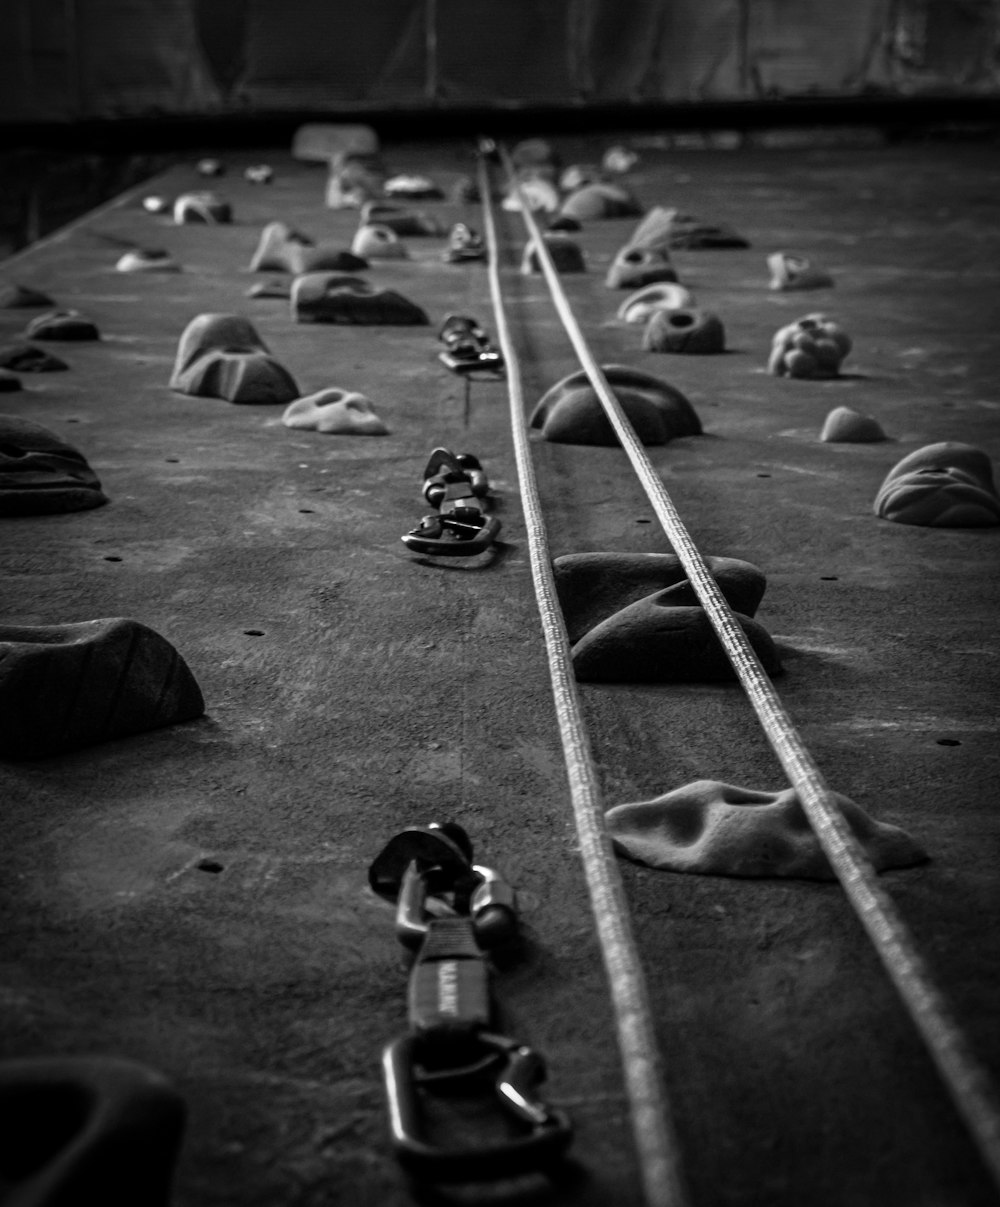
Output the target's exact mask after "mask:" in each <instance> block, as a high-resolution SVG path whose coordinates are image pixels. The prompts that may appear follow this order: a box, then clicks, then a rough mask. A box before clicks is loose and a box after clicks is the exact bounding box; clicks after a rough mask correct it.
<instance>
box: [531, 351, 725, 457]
mask: <svg viewBox="0 0 1000 1207" xmlns="http://www.w3.org/2000/svg"><path fill="white" fill-rule="evenodd" d="M602 371H603V373H604V376H605V377H606V378H607V380H608V384H609V385H610V386H611V389H612V391H613V392H614V395H615V397H616V398H617V399H618V401H619V403H620V404H621V406H622V409H623V410H624V411H625V414H626V416H627V417H628V419H629V421H630V422H631V424H632V426H633V427H634V428H635V431H636V435H637V436H638V437H639V439H640V440H641V441H642V443H643V444H650V445H652V444H666V443H667V442H668V441H669V440H673V439H675V438H677V437H678V436H698V435H700V434H701V420H700V419H699V418H698V416H697V414H696V412H695V409H694V407H693V406H692V405H691V403H690V402H688V400H687V398H685V397H684V395H683V394H682V393H681V392H680V390H678V389H676V388H675V387H674V386H671V385H668V383H667V382H665V381H662V380H661V379H660V378H658V377H654V376H652V374H650V373H643V372H642V370H641V369H632V368H629V367H628V366H627V365H603V366H602ZM530 426H531V427H533V428H541V432H542V436H543V438H544V439H546V440H550V441H552V442H553V443H555V444H598V445H603V446H606V447H609V448H613V447H615V446H617V445H618V443H619V441H618V437H617V435H616V434H615V430H614V428H613V427H612V426H611V423H610V421H609V420H608V417H607V415H606V414H605V413H604V407H603V406H602V405H601V400H600V399H599V398H598V396H597V392H596V391H595V390H594V387H593V386H592V385H591V384H590V380H589V378H588V377H587V374H586V373H585V372H583V371H582V370H579V371H578V372H576V373H570V374H569V375H568V376H567V377H564V378H563V379H562V380H561V381H558V382H556V384H555V385H554V386H552V387H551V388H550V389H549V390H547V391H546V392H545V394H543V395H542V397H541V398H540V399H539V401H538V404H537V405H536V406H535V409H534V411H533V412H532V414H531V419H530Z"/></svg>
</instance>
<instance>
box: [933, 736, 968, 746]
mask: <svg viewBox="0 0 1000 1207" xmlns="http://www.w3.org/2000/svg"><path fill="white" fill-rule="evenodd" d="M937 744H938V745H939V746H961V745H962V743H961V742H960V741H959V740H958V738H938V739H937Z"/></svg>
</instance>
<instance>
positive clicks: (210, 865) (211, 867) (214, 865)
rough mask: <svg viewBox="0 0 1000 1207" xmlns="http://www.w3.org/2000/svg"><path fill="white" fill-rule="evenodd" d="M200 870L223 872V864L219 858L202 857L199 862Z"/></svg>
mask: <svg viewBox="0 0 1000 1207" xmlns="http://www.w3.org/2000/svg"><path fill="white" fill-rule="evenodd" d="M198 871H199V872H221V871H222V864H221V863H219V861H218V860H217V859H202V860H199V862H198Z"/></svg>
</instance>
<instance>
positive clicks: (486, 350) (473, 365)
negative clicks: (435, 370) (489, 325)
mask: <svg viewBox="0 0 1000 1207" xmlns="http://www.w3.org/2000/svg"><path fill="white" fill-rule="evenodd" d="M438 339H439V340H441V342H442V343H443V344H444V351H443V352H439V353H438V360H440V362H441V363H442V364H443V365H444V366H445V368H447V369H450V370H451V371H452V373H457V374H458V375H459V376H460V377H469V376H470V375H472V374H476V373H482V374H486V375H487V377H489V378H491V379H492V378H498V377H503V375H504V363H503V354H502V353H500V352H498V351H497V349H496V348H494V347H493V345H492V344H491V343H490V337H489V336H488V335H487V334H486V332H485V331H484V330H483V328H482V327H481V326H480V325H479V323H478V322H476V320H475V319H474V318H469V317H468V315H464V314H449V315H448V316H447V317H446V318H445V320H444V322H443V323H442V324H441V330H440V331H439V332H438Z"/></svg>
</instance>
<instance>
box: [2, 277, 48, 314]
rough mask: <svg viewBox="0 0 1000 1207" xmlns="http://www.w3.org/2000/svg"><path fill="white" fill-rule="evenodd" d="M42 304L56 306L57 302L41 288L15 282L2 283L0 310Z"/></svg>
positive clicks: (33, 306)
mask: <svg viewBox="0 0 1000 1207" xmlns="http://www.w3.org/2000/svg"><path fill="white" fill-rule="evenodd" d="M42 306H55V302H54V301H53V299H52V298H50V297H49V295H48V294H47V293H42V291H41V290H40V289H32V288H31V287H30V286H28V285H17V284H15V283H13V282H12V283H10V284H2V285H0V310H31V309H35V308H38V307H42Z"/></svg>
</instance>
